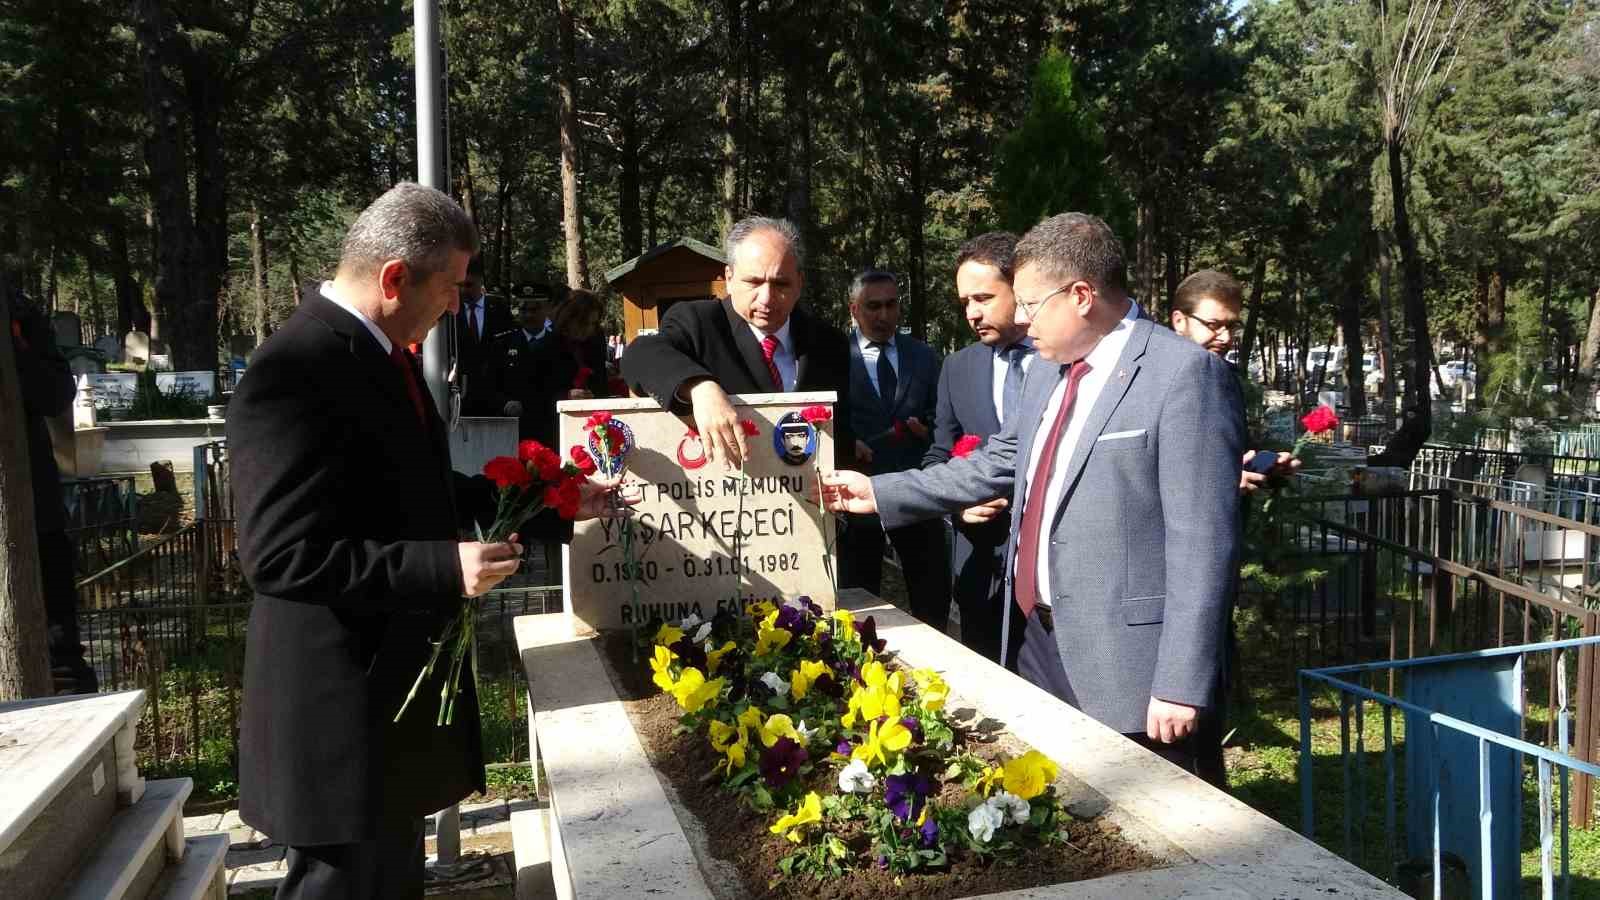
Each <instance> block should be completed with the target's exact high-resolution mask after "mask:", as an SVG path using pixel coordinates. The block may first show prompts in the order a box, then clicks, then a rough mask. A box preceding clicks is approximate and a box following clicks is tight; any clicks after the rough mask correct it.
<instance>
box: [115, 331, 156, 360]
mask: <svg viewBox="0 0 1600 900" xmlns="http://www.w3.org/2000/svg"><path fill="white" fill-rule="evenodd" d="M122 359H123V361H124V362H126V363H128V364H129V365H133V366H147V365H149V364H150V335H148V334H145V333H144V332H142V331H130V332H128V333H127V334H125V335H123V337H122Z"/></svg>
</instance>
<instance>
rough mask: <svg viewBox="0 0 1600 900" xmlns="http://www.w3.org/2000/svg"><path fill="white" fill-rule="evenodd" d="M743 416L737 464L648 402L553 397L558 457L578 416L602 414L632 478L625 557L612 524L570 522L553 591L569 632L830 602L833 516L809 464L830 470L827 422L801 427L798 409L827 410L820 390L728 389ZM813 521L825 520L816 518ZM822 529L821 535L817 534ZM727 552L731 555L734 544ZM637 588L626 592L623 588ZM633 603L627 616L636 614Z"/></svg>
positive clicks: (827, 396)
mask: <svg viewBox="0 0 1600 900" xmlns="http://www.w3.org/2000/svg"><path fill="white" fill-rule="evenodd" d="M732 400H733V403H734V408H735V409H736V410H738V412H739V416H740V418H741V419H742V420H746V421H749V422H751V423H752V424H753V425H754V426H755V428H756V430H757V432H758V433H757V434H755V435H754V436H752V437H750V438H749V439H748V440H749V444H750V451H751V452H750V458H749V459H748V460H747V461H746V463H745V466H744V470H743V471H742V472H739V471H735V472H729V471H727V470H725V469H723V467H722V466H721V465H720V464H713V463H709V462H707V461H706V459H705V454H704V451H703V449H702V448H701V445H700V442H699V439H698V438H697V437H695V436H694V435H692V434H691V433H690V430H689V427H688V422H687V420H686V419H684V418H680V417H678V416H676V415H673V414H671V413H669V412H665V411H663V410H662V409H661V407H660V406H658V405H657V404H656V402H655V401H654V400H652V399H649V398H633V399H611V400H580V401H566V402H562V403H559V404H557V409H558V411H559V412H560V420H561V444H560V447H558V448H553V449H556V450H558V452H560V454H561V456H562V458H563V459H570V458H571V451H572V448H573V447H574V446H577V445H586V444H587V441H588V434H587V433H586V432H585V429H584V423H585V422H586V421H587V419H588V418H589V416H590V415H592V414H593V413H595V412H600V411H607V412H611V413H612V414H613V415H614V416H615V418H616V419H617V420H618V421H621V422H623V423H625V424H626V425H627V426H628V427H629V428H630V429H631V430H632V432H633V435H634V440H635V443H636V446H635V447H634V449H633V450H632V452H630V453H629V454H628V456H627V459H626V473H625V477H626V479H627V480H628V481H629V482H635V483H639V484H640V485H641V486H642V492H643V500H642V501H641V502H640V503H639V505H638V506H637V507H635V510H634V516H633V522H634V526H633V527H634V532H635V538H634V547H635V556H634V561H635V563H636V566H634V567H630V566H629V565H628V564H627V562H626V561H625V554H624V548H623V535H622V525H621V523H620V522H619V521H617V520H595V521H589V522H583V523H580V524H579V525H578V526H577V527H576V528H575V529H574V533H573V537H572V542H571V543H570V544H568V545H567V546H566V548H565V557H564V558H565V561H566V565H565V566H564V567H563V576H562V577H563V585H562V586H563V588H564V590H565V594H566V599H567V603H566V609H567V613H568V617H569V619H570V620H571V622H572V626H573V629H574V631H575V632H576V633H578V634H587V633H590V632H593V631H595V630H599V629H606V628H625V627H629V626H630V625H632V624H633V622H634V621H635V616H636V615H637V617H638V620H639V621H644V622H648V621H649V620H650V619H651V618H653V617H659V618H662V619H666V620H676V619H680V618H683V617H685V616H687V615H688V614H689V613H691V612H693V613H696V614H698V615H700V616H701V617H702V618H707V619H709V618H710V617H711V616H713V615H715V614H716V613H717V611H718V610H720V609H736V610H737V609H742V608H743V606H744V605H746V604H749V603H752V602H755V601H757V600H763V599H765V600H774V601H781V600H783V599H785V598H790V597H796V596H799V595H802V594H804V595H810V596H811V597H812V599H814V600H815V601H817V602H818V603H820V604H822V605H823V606H824V607H825V608H831V607H832V604H833V595H834V588H833V577H834V574H833V573H834V572H835V571H836V570H837V562H836V561H835V560H834V559H833V557H832V555H831V553H830V550H829V546H828V539H829V538H836V537H837V535H836V534H835V531H836V530H837V525H836V522H835V521H834V519H833V517H831V516H823V515H822V514H821V513H820V510H819V507H818V503H817V490H818V485H817V472H818V467H819V466H820V468H821V469H822V470H823V471H826V470H828V469H831V468H832V467H833V423H832V422H824V423H822V424H821V425H820V426H819V427H812V426H808V425H807V424H806V423H805V422H804V421H803V419H802V418H801V416H800V411H801V410H802V409H804V408H806V407H809V406H819V405H820V406H824V407H826V408H828V409H829V410H831V409H832V408H833V401H834V395H833V393H832V392H831V391H829V392H823V393H809V394H805V393H791V394H747V395H742V396H740V395H735V396H734V397H733V398H732ZM824 520H826V524H825V526H824ZM824 527H825V528H826V532H825V531H824ZM736 551H737V552H736ZM635 586H637V587H638V592H637V597H636V596H635V591H634V588H635ZM636 605H637V612H636Z"/></svg>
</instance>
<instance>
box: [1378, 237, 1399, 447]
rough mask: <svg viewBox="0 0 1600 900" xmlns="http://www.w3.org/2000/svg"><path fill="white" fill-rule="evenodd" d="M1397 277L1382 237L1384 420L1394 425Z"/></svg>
mask: <svg viewBox="0 0 1600 900" xmlns="http://www.w3.org/2000/svg"><path fill="white" fill-rule="evenodd" d="M1393 277H1394V260H1393V258H1392V257H1391V256H1390V253H1389V240H1388V238H1386V237H1385V236H1384V235H1382V234H1379V235H1378V368H1379V370H1380V371H1382V372H1383V417H1384V420H1385V424H1386V425H1389V424H1393V422H1394V413H1395V402H1394V401H1395V381H1396V376H1398V375H1399V371H1398V370H1397V368H1396V366H1395V358H1394V324H1393V323H1394V316H1393V315H1392V314H1391V312H1390V307H1391V306H1392V304H1391V303H1390V300H1389V287H1390V284H1391V282H1392V279H1393Z"/></svg>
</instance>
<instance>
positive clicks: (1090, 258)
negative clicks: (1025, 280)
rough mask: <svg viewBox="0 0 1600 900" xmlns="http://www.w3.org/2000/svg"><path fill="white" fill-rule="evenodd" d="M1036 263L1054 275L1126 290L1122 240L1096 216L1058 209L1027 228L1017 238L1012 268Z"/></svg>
mask: <svg viewBox="0 0 1600 900" xmlns="http://www.w3.org/2000/svg"><path fill="white" fill-rule="evenodd" d="M1024 266H1038V267H1039V268H1041V269H1043V270H1044V272H1045V274H1047V275H1050V276H1054V277H1056V278H1061V279H1063V280H1065V279H1080V278H1081V279H1083V280H1084V281H1087V282H1089V283H1090V284H1092V285H1094V286H1095V287H1096V288H1111V289H1113V290H1119V291H1123V292H1126V291H1127V290H1128V271H1127V263H1126V262H1125V261H1124V257H1123V255H1122V242H1121V241H1119V240H1117V236H1116V234H1115V233H1113V232H1112V230H1111V226H1109V225H1107V224H1106V223H1105V222H1104V221H1103V220H1101V219H1100V218H1099V217H1098V216H1091V215H1089V214H1088V213H1076V212H1069V213H1061V214H1060V215H1057V216H1051V217H1050V218H1048V219H1045V220H1044V221H1043V222H1040V223H1039V224H1037V225H1035V226H1033V227H1032V228H1030V229H1028V233H1027V234H1025V235H1023V236H1022V240H1020V241H1017V250H1016V254H1015V256H1014V257H1013V258H1012V267H1013V271H1020V270H1021V269H1022V268H1023V267H1024Z"/></svg>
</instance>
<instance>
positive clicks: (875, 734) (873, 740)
mask: <svg viewBox="0 0 1600 900" xmlns="http://www.w3.org/2000/svg"><path fill="white" fill-rule="evenodd" d="M909 746H911V729H909V728H907V727H906V726H904V725H902V724H900V722H899V720H897V719H891V720H889V721H888V722H886V723H884V725H883V726H882V727H881V728H880V727H879V726H878V723H877V722H876V721H874V722H873V723H872V727H871V729H870V730H869V731H868V732H867V740H866V742H865V743H863V744H862V745H861V746H859V747H857V748H856V749H855V750H853V751H851V753H850V758H851V759H859V760H861V761H862V762H864V763H867V764H868V765H871V764H872V762H873V761H874V760H876V761H877V763H878V765H881V766H886V765H888V764H889V756H888V754H890V753H899V752H900V751H901V750H904V749H905V748H907V747H909Z"/></svg>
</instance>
